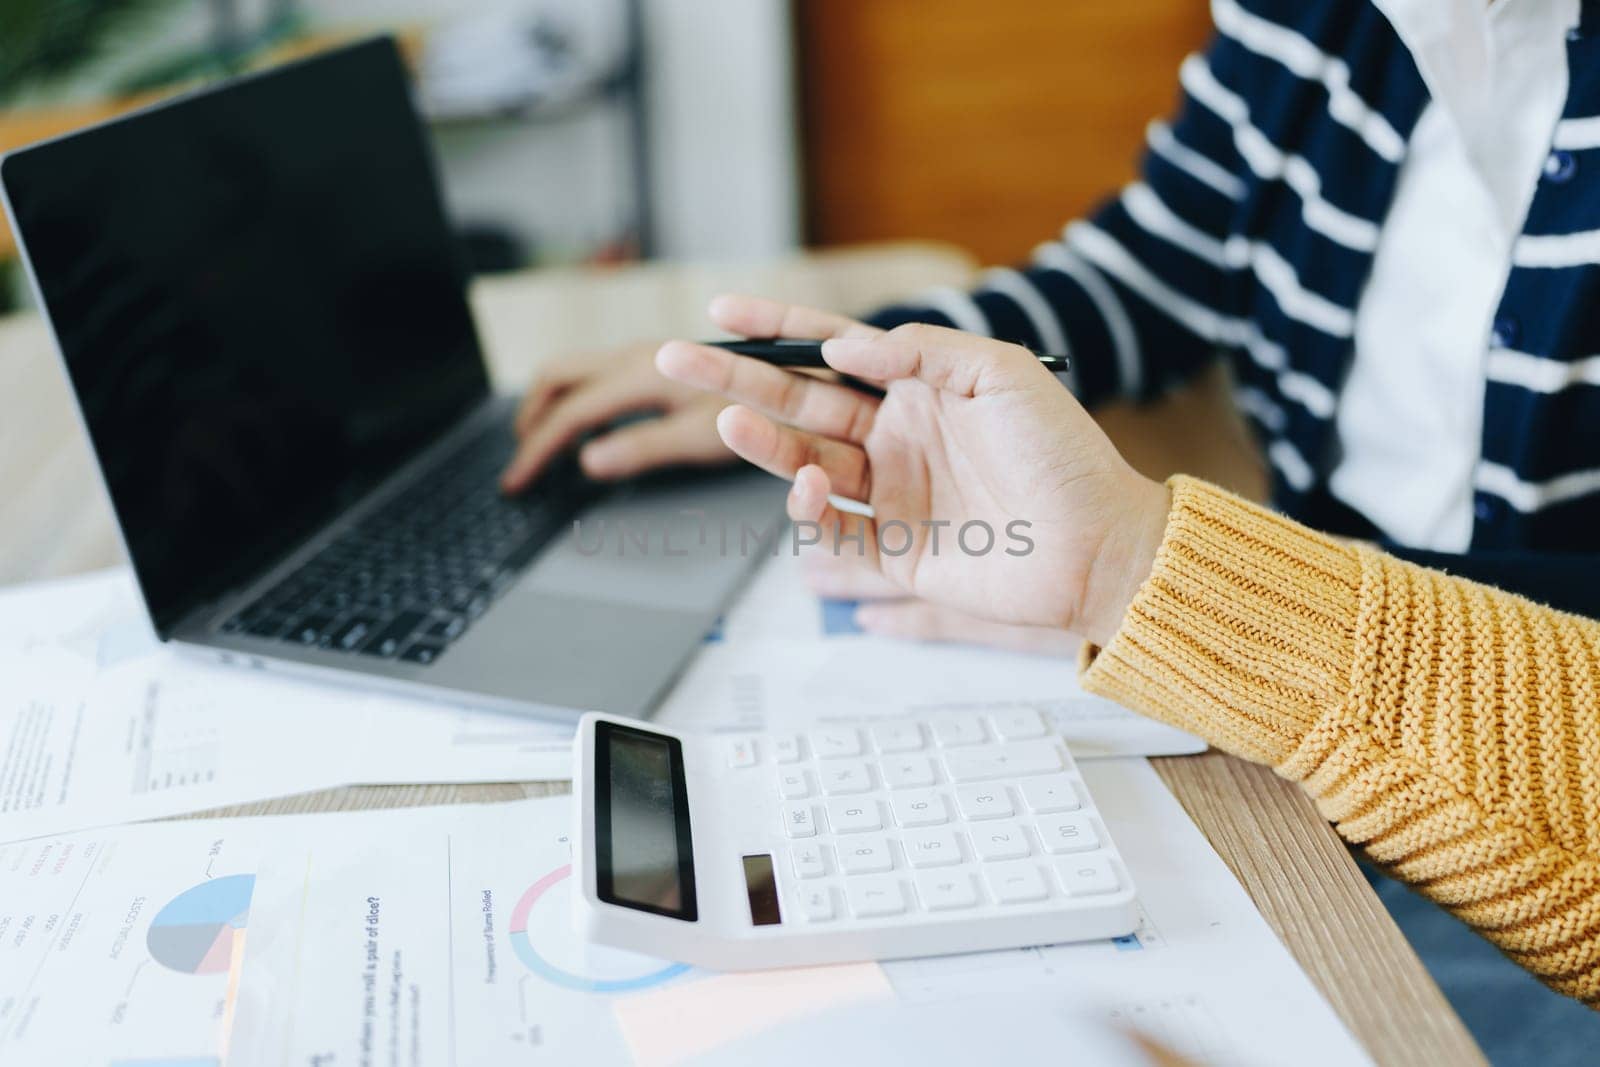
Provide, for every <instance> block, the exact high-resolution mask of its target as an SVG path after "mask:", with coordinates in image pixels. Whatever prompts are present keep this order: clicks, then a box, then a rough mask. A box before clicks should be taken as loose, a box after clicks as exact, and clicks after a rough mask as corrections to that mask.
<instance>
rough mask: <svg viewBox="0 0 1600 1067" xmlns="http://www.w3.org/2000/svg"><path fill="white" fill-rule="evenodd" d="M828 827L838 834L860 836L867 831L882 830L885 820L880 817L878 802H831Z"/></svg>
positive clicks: (829, 804) (829, 803)
mask: <svg viewBox="0 0 1600 1067" xmlns="http://www.w3.org/2000/svg"><path fill="white" fill-rule="evenodd" d="M828 825H829V826H831V827H832V828H833V832H834V833H836V834H859V833H862V832H864V831H866V830H882V829H883V819H882V818H881V817H880V816H879V815H878V802H877V801H876V800H830V801H828ZM840 847H841V848H843V847H844V846H842V845H841V846H840Z"/></svg>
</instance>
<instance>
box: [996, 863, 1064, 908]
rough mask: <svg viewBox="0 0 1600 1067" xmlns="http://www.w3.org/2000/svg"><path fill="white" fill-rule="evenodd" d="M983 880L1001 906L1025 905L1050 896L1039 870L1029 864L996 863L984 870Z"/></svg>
mask: <svg viewBox="0 0 1600 1067" xmlns="http://www.w3.org/2000/svg"><path fill="white" fill-rule="evenodd" d="M983 879H984V881H986V882H988V883H989V892H991V893H993V894H994V898H995V900H997V901H999V902H1000V903H1002V904H1026V903H1028V902H1029V901H1033V900H1043V899H1044V898H1045V897H1047V896H1049V895H1050V890H1049V889H1048V888H1046V886H1045V884H1044V878H1043V876H1042V875H1040V874H1039V868H1037V867H1035V866H1034V865H1033V864H1031V863H1016V862H1013V863H997V864H995V865H994V866H992V867H986V868H984V872H983Z"/></svg>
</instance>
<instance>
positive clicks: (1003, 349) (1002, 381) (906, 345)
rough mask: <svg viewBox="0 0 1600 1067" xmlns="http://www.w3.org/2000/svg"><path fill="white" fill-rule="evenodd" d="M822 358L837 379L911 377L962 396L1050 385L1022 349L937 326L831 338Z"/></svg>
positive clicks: (1026, 352)
mask: <svg viewBox="0 0 1600 1067" xmlns="http://www.w3.org/2000/svg"><path fill="white" fill-rule="evenodd" d="M822 358H823V359H824V360H826V361H827V364H828V366H830V367H832V368H833V369H834V370H836V371H839V372H840V373H841V374H851V375H855V376H856V377H860V378H869V379H873V380H876V381H884V382H888V381H896V380H899V379H903V378H917V379H920V380H921V381H923V382H925V383H927V384H928V385H930V386H932V387H933V388H935V389H939V390H941V391H943V392H947V393H954V394H956V395H957V396H966V397H975V396H984V395H989V394H995V393H1002V392H1007V391H1010V390H1013V389H1019V388H1034V387H1037V386H1038V385H1040V384H1041V383H1042V382H1045V381H1049V380H1050V372H1049V371H1047V370H1045V369H1044V368H1043V367H1042V366H1040V365H1039V361H1038V360H1037V359H1035V358H1034V356H1033V354H1032V353H1031V352H1029V351H1028V350H1027V349H1026V348H1023V347H1021V346H1020V345H1011V344H1005V343H1004V342H1001V341H995V340H991V339H989V338H987V337H978V336H976V335H975V334H970V333H963V332H961V331H960V330H948V329H945V328H944V327H942V326H926V325H921V324H913V325H910V326H897V327H895V328H894V329H893V330H890V331H889V332H888V333H885V334H880V335H879V336H877V337H841V338H834V339H831V340H828V341H826V342H824V343H823V346H822Z"/></svg>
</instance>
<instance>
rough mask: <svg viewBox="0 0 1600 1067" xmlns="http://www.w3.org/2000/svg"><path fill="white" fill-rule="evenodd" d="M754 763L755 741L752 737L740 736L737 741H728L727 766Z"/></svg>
mask: <svg viewBox="0 0 1600 1067" xmlns="http://www.w3.org/2000/svg"><path fill="white" fill-rule="evenodd" d="M755 765H756V743H755V740H754V739H753V738H749V737H741V738H739V739H738V740H737V741H730V742H729V743H728V766H730V767H754V766H755Z"/></svg>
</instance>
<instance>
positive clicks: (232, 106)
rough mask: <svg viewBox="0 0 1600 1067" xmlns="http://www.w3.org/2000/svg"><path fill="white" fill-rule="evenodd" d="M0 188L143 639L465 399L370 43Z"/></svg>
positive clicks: (412, 128) (465, 346) (73, 149)
mask: <svg viewBox="0 0 1600 1067" xmlns="http://www.w3.org/2000/svg"><path fill="white" fill-rule="evenodd" d="M3 177H4V181H5V185H6V189H7V192H8V195H9V196H10V199H11V203H12V206H13V209H14V211H15V215H16V220H17V223H18V229H19V231H20V233H21V236H22V238H23V242H24V244H25V246H26V251H27V254H28V257H29V259H30V261H31V263H32V265H33V268H34V271H35V274H36V277H37V279H38V283H39V288H40V291H41V294H42V296H43V299H44V302H45V305H46V308H47V310H48V313H49V316H50V319H51V321H52V323H53V325H54V327H55V329H56V332H57V335H58V337H59V339H60V342H61V347H62V350H63V352H64V354H65V357H66V363H67V370H68V374H69V375H70V377H71V379H72V383H73V386H74V388H75V390H76V392H77V394H78V398H79V402H80V404H81V406H82V408H83V412H84V417H85V419H86V421H87V423H88V427H89V435H90V438H91V440H92V443H93V446H94V450H95V452H96V453H97V456H98V459H99V461H100V465H101V467H102V469H103V470H104V472H105V476H106V480H107V482H108V484H109V487H110V490H111V497H112V504H113V506H114V507H115V509H116V512H117V517H118V520H119V522H120V523H121V525H122V528H123V531H124V534H125V536H126V537H127V540H128V548H129V551H130V554H131V555H132V558H133V563H134V567H135V570H136V571H137V574H138V577H139V580H140V583H141V585H142V587H143V590H144V594H145V598H146V600H147V601H148V603H149V605H150V609H151V614H152V615H153V616H154V618H155V621H156V625H157V628H158V629H159V630H160V631H161V632H162V634H163V635H166V634H167V633H169V632H170V630H171V628H172V626H173V625H174V624H175V623H176V622H177V621H178V620H179V618H180V617H181V616H182V615H184V614H185V613H186V612H188V611H191V610H193V609H194V608H196V607H198V606H200V605H201V604H204V603H207V602H209V601H211V600H213V599H215V598H216V597H218V596H219V595H221V594H222V593H223V592H224V591H225V590H227V589H229V588H231V587H233V586H234V585H236V584H238V583H239V582H241V581H243V580H244V579H246V578H247V577H249V576H250V575H252V574H255V573H257V572H258V571H259V569H260V568H261V567H263V566H264V565H266V564H267V563H268V562H270V561H271V560H273V559H275V558H277V557H278V556H281V555H282V554H283V553H285V552H286V551H287V550H289V549H290V548H291V547H292V546H293V545H294V544H295V543H296V542H297V541H299V540H301V539H303V538H304V537H305V536H306V535H308V534H309V533H311V532H312V531H314V530H315V528H316V527H317V526H319V525H320V524H321V523H323V522H325V521H327V520H328V519H329V518H330V517H331V516H332V515H333V514H335V513H337V511H338V510H339V509H340V508H341V507H343V506H345V505H347V504H348V503H349V502H350V501H351V500H352V499H353V498H355V497H357V496H358V495H360V494H361V493H362V492H363V491H365V490H367V489H369V488H370V487H371V486H372V485H373V484H374V483H375V482H376V481H377V480H378V479H380V478H381V477H382V476H384V475H385V474H387V473H390V472H391V471H392V470H393V469H394V468H395V467H396V466H397V465H398V464H399V463H401V462H402V461H403V460H405V459H406V458H407V457H408V456H409V455H411V454H413V453H414V452H415V451H416V450H417V448H418V447H419V446H420V445H422V444H423V443H425V442H427V441H428V440H429V439H430V438H431V437H433V436H434V435H436V434H437V433H438V432H439V431H440V430H441V429H442V428H443V427H444V426H445V425H447V424H448V423H450V422H451V421H453V420H455V419H457V418H459V417H460V416H461V415H462V414H463V413H464V411H465V410H466V409H468V408H469V407H470V406H471V405H473V404H474V402H476V401H477V400H479V399H480V398H481V397H483V396H484V395H485V394H486V392H487V389H488V384H487V379H486V376H485V372H484V368H483V362H482V359H481V356H480V353H479V349H478V344H477V340H476V337H475V334H474V331H473V326H472V322H471V319H470V317H469V313H468V309H467V304H466V298H465V288H464V279H463V275H462V272H461V269H460V263H459V260H458V257H457V252H456V248H455V245H454V242H453V240H452V237H451V234H450V231H449V228H448V226H447V224H446V222H445V219H444V214H443V209H442V205H441V202H440V196H439V191H438V188H437V183H436V181H435V177H434V173H433V164H432V158H431V155H430V152H429V147H428V144H427V142H426V140H425V136H424V133H423V130H422V128H421V126H420V123H419V121H418V118H417V115H416V113H415V111H414V109H413V106H412V103H411V98H410V92H409V88H408V85H407V82H406V79H405V75H404V72H403V69H402V66H401V63H400V60H399V58H398V55H397V53H396V51H395V49H394V46H393V45H392V43H391V42H389V41H386V40H381V41H373V42H369V43H366V44H362V45H358V46H355V47H352V48H347V49H344V50H341V51H339V52H335V53H330V54H328V55H325V56H322V57H319V58H315V59H312V60H309V61H306V62H303V63H299V64H296V65H293V66H290V67H285V68H282V69H280V70H277V71H274V72H271V73H267V74H264V75H260V76H256V77H253V78H250V79H247V80H244V81H242V82H238V83H235V84H232V85H230V86H227V87H224V88H222V89H220V90H216V91H212V92H208V93H205V94H202V95H198V96H194V97H190V98H188V99H185V100H183V101H181V102H178V103H175V104H171V105H168V106H165V107H162V108H159V109H157V110H154V111H151V112H148V113H145V114H142V115H138V116H135V117H132V118H130V119H127V120H124V121H121V122H117V123H114V124H112V125H109V126H105V127H102V128H100V129H96V130H92V131H89V132H86V133H83V134H80V135H77V136H74V137H69V138H67V139H65V140H62V141H58V142H55V143H53V144H48V145H45V146H42V147H39V148H35V149H31V150H28V151H25V152H22V153H19V154H17V155H15V156H13V157H11V158H9V159H7V160H6V161H5V164H4V168H3Z"/></svg>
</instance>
